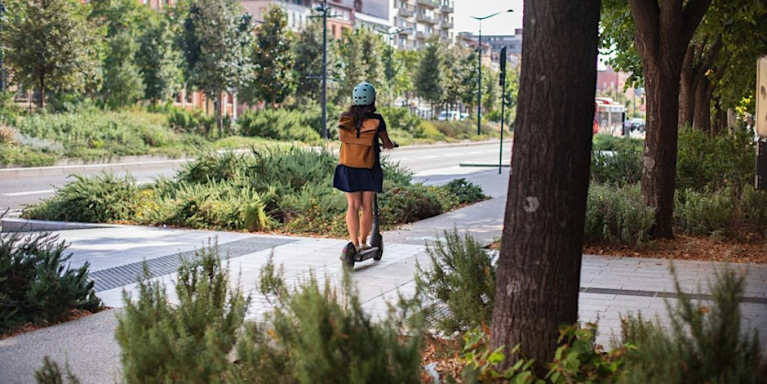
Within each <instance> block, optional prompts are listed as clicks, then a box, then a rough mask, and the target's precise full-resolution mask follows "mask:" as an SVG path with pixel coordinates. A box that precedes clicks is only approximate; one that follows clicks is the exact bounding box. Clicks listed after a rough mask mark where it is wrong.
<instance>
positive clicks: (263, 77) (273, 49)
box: [244, 6, 296, 105]
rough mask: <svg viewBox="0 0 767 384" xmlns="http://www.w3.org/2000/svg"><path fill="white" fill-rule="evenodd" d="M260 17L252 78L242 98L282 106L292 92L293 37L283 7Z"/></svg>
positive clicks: (274, 7)
mask: <svg viewBox="0 0 767 384" xmlns="http://www.w3.org/2000/svg"><path fill="white" fill-rule="evenodd" d="M263 17H264V20H263V24H260V25H259V26H258V28H257V29H256V37H255V40H256V41H255V45H254V48H253V52H252V54H253V76H252V79H251V80H250V83H249V84H248V88H249V89H248V90H246V91H245V93H244V97H245V99H246V100H249V101H251V102H253V103H256V102H257V101H264V102H265V103H267V104H271V105H275V104H281V103H282V102H283V101H285V99H286V98H287V97H288V96H290V95H292V94H293V91H294V89H295V83H296V80H295V78H294V77H293V71H292V68H293V65H294V60H295V59H294V57H293V50H292V44H293V35H292V34H291V32H290V30H289V29H288V14H287V12H286V11H285V10H283V8H282V7H280V6H270V7H269V9H268V11H267V12H266V13H265V14H264V16H263Z"/></svg>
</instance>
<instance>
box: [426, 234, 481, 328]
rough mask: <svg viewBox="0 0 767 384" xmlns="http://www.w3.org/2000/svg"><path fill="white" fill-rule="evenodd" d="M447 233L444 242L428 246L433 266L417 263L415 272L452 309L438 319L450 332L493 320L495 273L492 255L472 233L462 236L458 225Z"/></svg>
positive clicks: (433, 295)
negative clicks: (423, 267)
mask: <svg viewBox="0 0 767 384" xmlns="http://www.w3.org/2000/svg"><path fill="white" fill-rule="evenodd" d="M444 235H445V240H444V242H443V241H442V240H437V241H436V242H435V244H434V246H431V245H427V246H426V252H427V253H428V255H429V259H430V260H431V266H432V269H431V270H430V271H429V270H424V269H421V267H420V266H418V273H417V274H416V282H417V284H418V285H420V286H422V287H423V289H426V290H427V292H428V295H429V297H431V298H433V299H435V300H436V301H437V302H438V303H442V304H445V305H446V306H447V308H448V310H449V312H450V314H449V316H446V317H442V318H439V319H437V323H438V326H439V329H440V330H442V331H444V332H447V333H448V334H451V333H453V332H456V331H459V332H463V331H467V330H468V329H470V328H475V327H480V326H482V325H485V324H490V322H491V320H492V315H493V302H494V297H495V273H496V267H495V264H494V263H493V261H492V257H491V255H490V254H489V253H488V251H487V250H485V249H484V248H483V247H482V245H480V244H479V243H478V242H477V241H476V240H474V238H472V237H471V236H470V235H465V236H464V238H463V240H462V239H461V238H460V236H459V235H458V231H457V230H456V229H453V230H452V231H450V232H448V231H445V232H444Z"/></svg>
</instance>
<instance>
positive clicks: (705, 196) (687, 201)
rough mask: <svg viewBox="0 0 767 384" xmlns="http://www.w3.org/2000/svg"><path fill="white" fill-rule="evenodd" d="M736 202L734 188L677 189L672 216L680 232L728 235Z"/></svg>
mask: <svg viewBox="0 0 767 384" xmlns="http://www.w3.org/2000/svg"><path fill="white" fill-rule="evenodd" d="M737 203H738V194H737V192H736V191H735V190H734V189H733V188H724V189H723V190H720V191H717V192H716V193H714V192H712V191H701V192H697V191H695V190H691V189H686V190H682V191H678V192H677V193H676V204H675V205H674V218H675V221H676V225H677V227H678V228H679V229H681V230H682V232H684V233H687V234H690V235H705V236H709V235H710V236H717V237H721V236H731V235H734V234H736V232H732V231H733V230H734V231H737V229H736V228H734V227H733V224H734V221H735V217H734V214H735V212H736V205H737Z"/></svg>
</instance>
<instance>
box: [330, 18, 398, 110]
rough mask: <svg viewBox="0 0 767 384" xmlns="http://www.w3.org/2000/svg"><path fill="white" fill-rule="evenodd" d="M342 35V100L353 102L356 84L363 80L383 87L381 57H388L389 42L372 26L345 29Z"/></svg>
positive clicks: (343, 102) (340, 45) (339, 93)
mask: <svg viewBox="0 0 767 384" xmlns="http://www.w3.org/2000/svg"><path fill="white" fill-rule="evenodd" d="M342 35H343V36H342V37H341V39H340V40H338V52H339V56H340V58H341V60H342V62H343V67H342V75H341V81H340V84H339V89H338V99H339V100H338V104H341V105H350V104H351V96H352V90H353V89H354V86H355V85H357V84H359V83H361V82H363V81H367V82H369V83H371V84H373V85H374V86H375V87H377V88H379V89H383V87H382V86H381V85H382V84H383V83H384V81H383V80H384V73H383V72H384V68H383V63H382V60H381V58H382V57H384V53H383V52H384V47H385V44H386V43H385V42H384V40H383V37H382V35H381V34H380V33H377V32H374V31H373V30H372V29H368V28H354V30H351V29H345V30H344V32H343V34H342ZM318 69H319V70H321V69H322V68H321V67H320V68H318Z"/></svg>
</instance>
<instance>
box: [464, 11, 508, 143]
mask: <svg viewBox="0 0 767 384" xmlns="http://www.w3.org/2000/svg"><path fill="white" fill-rule="evenodd" d="M506 12H514V10H513V9H507V10H505V11H501V12H496V13H493V14H490V15H487V16H482V17H477V16H469V17H471V18H472V19H475V20H479V44H477V52H479V58H478V59H477V135H479V134H480V133H482V131H481V130H480V127H481V121H482V20H485V19H489V18H491V17H493V16H498V15H500V14H501V13H506Z"/></svg>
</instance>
